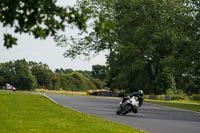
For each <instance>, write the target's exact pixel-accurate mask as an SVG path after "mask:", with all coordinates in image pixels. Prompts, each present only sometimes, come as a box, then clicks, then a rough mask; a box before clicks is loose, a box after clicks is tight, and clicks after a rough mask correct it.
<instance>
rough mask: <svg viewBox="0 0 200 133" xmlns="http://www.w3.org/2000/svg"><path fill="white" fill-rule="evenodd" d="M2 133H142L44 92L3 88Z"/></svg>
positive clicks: (1, 106) (0, 120) (0, 104)
mask: <svg viewBox="0 0 200 133" xmlns="http://www.w3.org/2000/svg"><path fill="white" fill-rule="evenodd" d="M0 131H1V133H142V131H140V130H138V129H134V128H132V127H129V126H125V125H122V124H119V123H115V122H111V121H107V120H104V119H102V118H98V117H94V116H89V115H87V114H83V113H79V112H76V111H73V110H70V109H67V108H64V107H62V106H60V105H56V104H54V103H53V102H51V101H50V100H49V99H47V98H45V97H43V96H40V95H31V94H23V93H16V92H10V91H0Z"/></svg>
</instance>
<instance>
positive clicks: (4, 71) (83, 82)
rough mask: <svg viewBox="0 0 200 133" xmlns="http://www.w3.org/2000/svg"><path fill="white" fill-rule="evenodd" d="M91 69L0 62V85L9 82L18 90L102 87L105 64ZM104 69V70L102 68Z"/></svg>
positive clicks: (31, 62) (74, 89) (78, 89)
mask: <svg viewBox="0 0 200 133" xmlns="http://www.w3.org/2000/svg"><path fill="white" fill-rule="evenodd" d="M92 68H93V69H92V71H82V70H79V71H74V70H72V69H63V68H61V69H56V70H55V71H54V72H53V71H52V70H51V69H50V68H49V66H48V65H47V64H44V63H41V62H40V63H37V62H33V61H29V62H28V61H26V60H25V59H23V60H16V61H10V62H6V63H0V86H5V84H6V83H9V84H11V85H13V86H15V87H16V88H17V89H18V90H34V89H35V88H44V89H50V90H68V91H87V90H91V89H92V90H95V89H103V88H104V86H105V66H103V65H93V66H92ZM103 69H104V70H103Z"/></svg>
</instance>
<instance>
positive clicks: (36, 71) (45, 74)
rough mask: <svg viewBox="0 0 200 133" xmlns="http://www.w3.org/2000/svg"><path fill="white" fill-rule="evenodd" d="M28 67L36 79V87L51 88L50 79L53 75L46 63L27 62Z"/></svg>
mask: <svg viewBox="0 0 200 133" xmlns="http://www.w3.org/2000/svg"><path fill="white" fill-rule="evenodd" d="M29 68H30V70H31V72H32V74H33V75H34V76H35V78H36V79H37V87H38V88H49V89H50V88H51V80H52V77H54V76H53V72H52V71H51V70H50V69H49V66H48V65H47V64H43V63H41V62H40V63H36V62H32V61H30V62H29Z"/></svg>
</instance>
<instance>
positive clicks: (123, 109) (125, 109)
mask: <svg viewBox="0 0 200 133" xmlns="http://www.w3.org/2000/svg"><path fill="white" fill-rule="evenodd" d="M138 107H139V100H138V97H135V96H133V97H131V98H129V99H127V100H126V101H125V102H124V103H122V101H121V102H120V103H119V107H118V109H117V112H116V114H117V115H126V114H128V113H130V112H131V111H132V112H133V113H137V112H138Z"/></svg>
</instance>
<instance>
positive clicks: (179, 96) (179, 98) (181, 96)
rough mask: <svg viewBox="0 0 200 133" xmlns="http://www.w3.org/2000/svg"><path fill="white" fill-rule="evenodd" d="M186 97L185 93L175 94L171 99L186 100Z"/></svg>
mask: <svg viewBox="0 0 200 133" xmlns="http://www.w3.org/2000/svg"><path fill="white" fill-rule="evenodd" d="M185 99H186V97H185V96H183V95H173V96H171V100H185Z"/></svg>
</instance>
